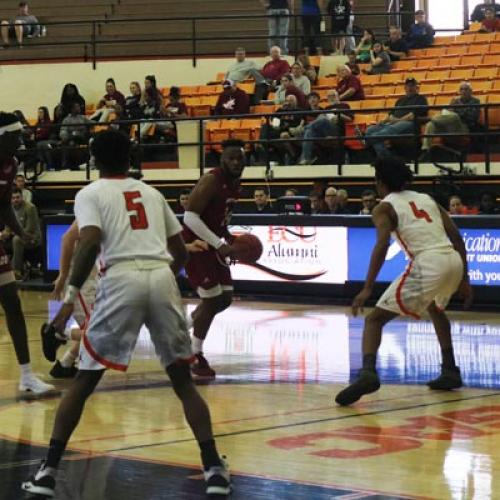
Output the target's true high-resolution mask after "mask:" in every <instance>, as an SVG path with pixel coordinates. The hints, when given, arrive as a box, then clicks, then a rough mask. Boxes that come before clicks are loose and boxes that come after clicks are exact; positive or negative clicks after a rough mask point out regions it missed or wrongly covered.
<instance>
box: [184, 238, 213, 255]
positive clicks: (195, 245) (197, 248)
mask: <svg viewBox="0 0 500 500" xmlns="http://www.w3.org/2000/svg"><path fill="white" fill-rule="evenodd" d="M186 248H187V251H188V252H189V253H197V252H206V251H207V250H208V248H209V247H208V243H207V242H206V241H203V240H194V241H192V242H191V243H186Z"/></svg>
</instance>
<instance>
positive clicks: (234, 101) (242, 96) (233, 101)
mask: <svg viewBox="0 0 500 500" xmlns="http://www.w3.org/2000/svg"><path fill="white" fill-rule="evenodd" d="M222 88H223V89H224V90H223V91H222V93H221V94H220V95H219V99H218V100H217V104H216V105H215V114H216V115H219V116H221V115H226V116H229V115H246V114H248V113H250V99H249V97H248V94H247V93H246V92H245V91H244V90H241V89H239V88H238V87H237V86H236V83H235V82H233V81H232V80H224V82H222Z"/></svg>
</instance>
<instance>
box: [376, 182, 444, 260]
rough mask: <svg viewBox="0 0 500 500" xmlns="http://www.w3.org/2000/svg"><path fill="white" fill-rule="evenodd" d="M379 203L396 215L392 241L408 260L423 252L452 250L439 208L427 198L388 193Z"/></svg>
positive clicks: (412, 192) (416, 195) (414, 194)
mask: <svg viewBox="0 0 500 500" xmlns="http://www.w3.org/2000/svg"><path fill="white" fill-rule="evenodd" d="M382 202H384V203H389V204H390V205H392V207H393V208H394V211H395V212H396V214H397V216H398V226H397V228H396V230H395V231H394V238H395V239H397V240H398V241H399V243H400V245H401V246H402V247H403V250H404V251H405V252H406V254H407V255H408V257H409V258H413V257H416V256H417V255H418V254H419V253H421V252H424V251H429V250H438V251H446V250H452V249H453V246H452V244H451V242H450V240H449V239H448V236H447V234H446V231H445V229H444V225H443V219H442V217H441V212H440V210H439V207H438V205H437V203H436V202H435V201H434V200H433V199H432V198H431V197H430V196H429V195H427V194H422V193H417V192H416V191H400V192H398V193H391V194H389V195H388V196H386V197H385V198H384V199H383V200H382Z"/></svg>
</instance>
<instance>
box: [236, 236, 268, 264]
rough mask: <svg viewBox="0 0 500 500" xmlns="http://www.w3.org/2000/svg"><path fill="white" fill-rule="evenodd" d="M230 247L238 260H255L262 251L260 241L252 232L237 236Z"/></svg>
mask: <svg viewBox="0 0 500 500" xmlns="http://www.w3.org/2000/svg"><path fill="white" fill-rule="evenodd" d="M231 247H232V249H233V250H234V252H235V257H236V259H237V260H239V261H240V262H250V263H251V262H257V261H258V260H259V259H260V256H261V255H262V251H263V247H262V243H261V242H260V240H259V238H257V236H254V235H253V234H242V235H241V236H237V237H236V239H235V240H234V242H233V244H232V245H231Z"/></svg>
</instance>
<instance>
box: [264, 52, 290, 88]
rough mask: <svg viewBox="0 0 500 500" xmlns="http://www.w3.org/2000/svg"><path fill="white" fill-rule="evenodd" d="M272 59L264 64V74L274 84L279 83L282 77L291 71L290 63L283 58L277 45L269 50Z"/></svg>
mask: <svg viewBox="0 0 500 500" xmlns="http://www.w3.org/2000/svg"><path fill="white" fill-rule="evenodd" d="M269 54H270V56H271V60H270V61H269V62H267V63H266V64H264V67H263V68H262V71H261V73H262V76H264V78H265V79H266V80H267V81H268V82H269V83H270V84H271V85H273V86H276V85H279V82H280V81H281V77H282V76H283V75H285V74H287V73H290V65H289V64H288V61H287V60H286V59H281V49H280V48H279V47H277V46H274V47H271V50H270V52H269Z"/></svg>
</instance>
